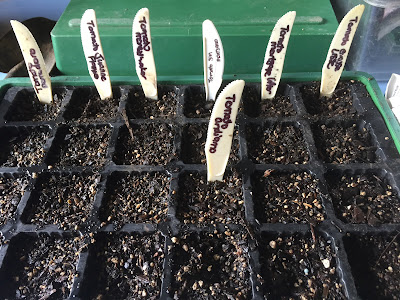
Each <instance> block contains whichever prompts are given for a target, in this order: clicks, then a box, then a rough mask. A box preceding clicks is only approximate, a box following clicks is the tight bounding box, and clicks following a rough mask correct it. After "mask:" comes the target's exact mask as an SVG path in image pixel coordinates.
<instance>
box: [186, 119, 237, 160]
mask: <svg viewBox="0 0 400 300" xmlns="http://www.w3.org/2000/svg"><path fill="white" fill-rule="evenodd" d="M207 129H208V124H207V123H203V124H196V123H193V124H188V125H187V126H185V127H184V129H183V135H182V149H181V158H182V161H183V162H184V163H186V164H205V163H206V162H207V160H206V154H205V145H206V140H207ZM239 160H240V158H239V132H238V130H237V129H236V130H234V131H233V140H232V146H231V152H230V154H229V160H228V164H232V163H237V162H238V161H239Z"/></svg>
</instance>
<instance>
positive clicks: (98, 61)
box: [86, 20, 107, 81]
mask: <svg viewBox="0 0 400 300" xmlns="http://www.w3.org/2000/svg"><path fill="white" fill-rule="evenodd" d="M86 24H87V25H89V26H88V29H89V32H90V38H91V41H92V49H93V51H97V50H99V46H100V45H99V43H98V42H97V36H96V33H95V30H94V27H96V25H95V23H94V21H93V20H92V21H90V22H87V23H86ZM88 60H89V63H90V71H91V72H92V74H93V77H94V79H99V78H100V80H101V81H106V80H107V73H106V69H105V66H104V56H103V55H102V54H101V53H98V52H97V53H95V54H94V55H91V56H88Z"/></svg>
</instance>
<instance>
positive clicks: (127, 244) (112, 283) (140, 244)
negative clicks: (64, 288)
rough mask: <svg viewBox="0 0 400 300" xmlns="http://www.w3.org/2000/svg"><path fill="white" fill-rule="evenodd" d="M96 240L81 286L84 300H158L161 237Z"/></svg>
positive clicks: (113, 236)
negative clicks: (84, 295)
mask: <svg viewBox="0 0 400 300" xmlns="http://www.w3.org/2000/svg"><path fill="white" fill-rule="evenodd" d="M96 240H97V241H96V243H95V244H94V245H93V246H92V249H91V251H93V254H94V256H92V257H91V258H89V259H91V261H88V263H89V265H88V266H89V267H88V269H87V274H85V278H86V279H85V281H86V282H83V283H82V286H81V290H83V291H85V292H86V293H87V296H86V297H83V298H84V299H95V300H106V299H120V300H122V299H158V297H159V295H160V290H161V280H162V273H163V262H164V238H163V237H162V236H161V235H160V234H158V233H157V234H152V235H148V234H146V235H143V236H140V235H129V234H121V233H119V234H108V235H107V236H104V235H102V236H100V235H98V236H97V237H96ZM82 296H83V295H82Z"/></svg>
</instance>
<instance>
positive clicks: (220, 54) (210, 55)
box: [203, 20, 225, 101]
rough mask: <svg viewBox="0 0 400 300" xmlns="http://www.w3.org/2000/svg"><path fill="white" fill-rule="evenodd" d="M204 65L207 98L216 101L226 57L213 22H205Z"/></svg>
mask: <svg viewBox="0 0 400 300" xmlns="http://www.w3.org/2000/svg"><path fill="white" fill-rule="evenodd" d="M203 65H204V87H205V89H206V100H207V101H208V100H212V101H214V100H215V98H216V97H217V93H218V90H219V88H220V87H221V83H222V76H223V75H224V66H225V57H224V48H223V47H222V42H221V38H220V37H219V34H218V31H217V29H216V28H215V26H214V24H213V22H211V21H210V20H205V21H204V22H203Z"/></svg>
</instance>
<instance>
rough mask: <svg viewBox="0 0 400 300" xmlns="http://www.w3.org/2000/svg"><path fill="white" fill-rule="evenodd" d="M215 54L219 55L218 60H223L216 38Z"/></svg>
mask: <svg viewBox="0 0 400 300" xmlns="http://www.w3.org/2000/svg"><path fill="white" fill-rule="evenodd" d="M214 45H215V54H216V55H217V61H221V48H220V46H219V42H218V40H217V39H214Z"/></svg>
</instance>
